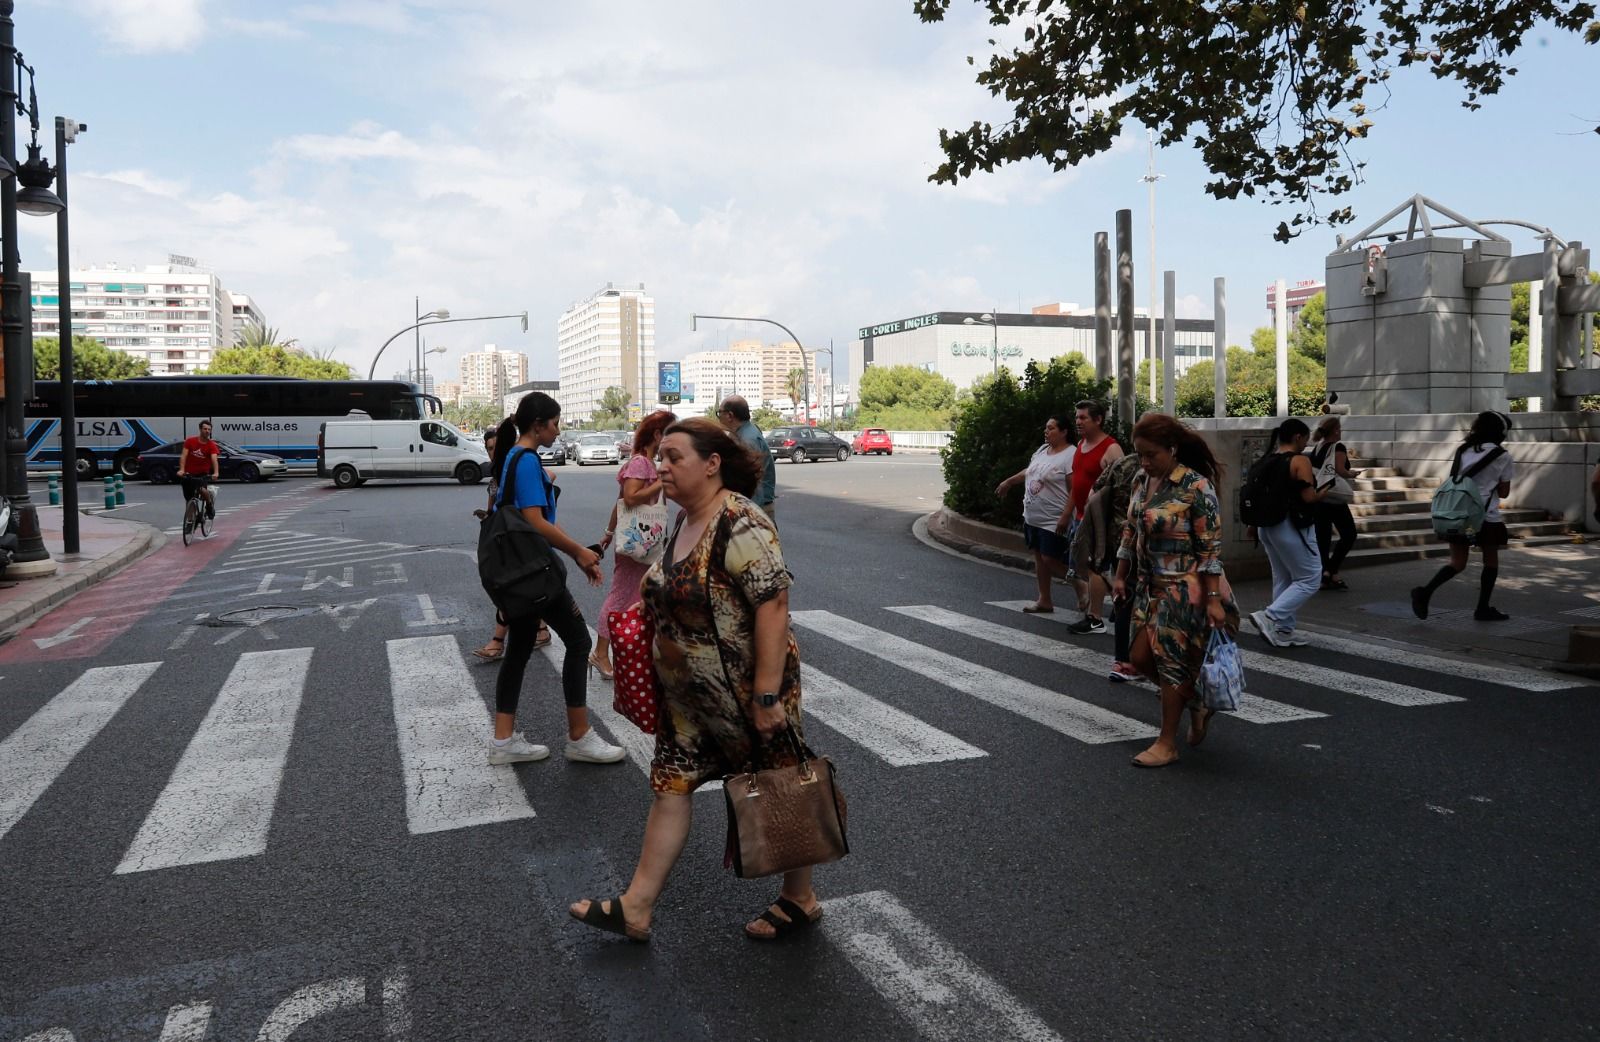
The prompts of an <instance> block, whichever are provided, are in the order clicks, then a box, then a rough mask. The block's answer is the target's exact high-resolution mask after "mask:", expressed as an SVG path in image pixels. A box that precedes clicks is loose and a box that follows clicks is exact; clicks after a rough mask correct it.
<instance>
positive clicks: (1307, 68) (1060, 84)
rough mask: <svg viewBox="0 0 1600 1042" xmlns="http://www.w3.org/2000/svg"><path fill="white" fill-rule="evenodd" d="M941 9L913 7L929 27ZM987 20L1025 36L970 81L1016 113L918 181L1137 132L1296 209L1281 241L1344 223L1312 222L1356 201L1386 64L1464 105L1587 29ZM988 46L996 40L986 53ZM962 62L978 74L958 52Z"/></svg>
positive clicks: (1447, 11)
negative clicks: (1521, 60)
mask: <svg viewBox="0 0 1600 1042" xmlns="http://www.w3.org/2000/svg"><path fill="white" fill-rule="evenodd" d="M951 2H952V0H913V3H912V6H913V9H914V10H915V11H916V12H917V14H918V15H919V16H920V17H921V18H922V20H923V21H925V22H938V21H942V20H943V19H944V16H945V14H946V12H947V11H948V10H949V9H950V5H951ZM977 2H978V3H979V5H980V6H981V7H983V8H985V9H986V10H987V11H988V14H989V23H990V24H991V25H994V26H997V27H1000V28H1005V27H1008V26H1012V25H1013V24H1014V23H1015V24H1017V25H1019V26H1021V27H1022V33H1021V36H1022V43H1021V45H1020V46H1017V47H1014V48H1000V49H998V50H997V51H996V52H995V53H994V54H992V55H990V56H989V60H988V62H987V63H986V65H985V67H984V68H983V69H982V70H981V71H980V72H979V73H978V74H977V82H978V84H979V85H980V86H983V87H987V88H988V90H989V92H990V93H991V94H992V95H994V96H995V97H997V98H1003V99H1004V100H1005V101H1006V103H1007V104H1008V105H1010V106H1011V109H1012V118H1011V119H1010V120H1009V121H1007V122H1005V123H1003V124H1001V125H1000V126H999V127H995V126H992V125H990V124H988V123H984V122H974V123H973V124H972V126H970V127H968V128H967V129H965V130H957V131H950V130H941V131H940V132H939V145H940V147H941V148H942V149H943V150H944V154H945V161H944V163H943V164H942V165H941V166H940V167H939V168H938V169H937V170H936V171H934V173H933V174H932V175H931V176H930V178H929V180H931V181H934V182H936V183H948V184H954V183H956V182H957V181H959V180H961V179H962V178H966V177H970V176H971V175H972V173H973V171H975V170H983V171H985V172H988V171H992V170H993V169H994V168H995V167H997V166H1001V165H1003V164H1005V163H1012V162H1017V161H1019V160H1025V159H1032V158H1040V159H1043V160H1045V161H1046V162H1048V163H1049V164H1050V165H1051V167H1052V168H1053V169H1055V170H1064V169H1066V168H1068V167H1072V166H1076V165H1077V164H1078V163H1080V162H1082V161H1083V160H1085V159H1089V158H1092V157H1094V156H1097V155H1100V154H1102V153H1104V152H1107V151H1109V150H1110V149H1111V148H1112V146H1113V145H1114V144H1115V143H1116V142H1117V141H1118V140H1119V139H1120V138H1121V136H1122V134H1123V131H1124V129H1125V124H1126V123H1128V122H1132V123H1135V124H1138V125H1142V126H1144V127H1147V128H1149V129H1150V130H1152V131H1154V133H1155V136H1156V138H1157V139H1158V140H1159V142H1160V143H1161V144H1162V145H1163V146H1167V145H1174V144H1177V143H1179V142H1181V141H1186V140H1190V139H1191V138H1192V139H1193V142H1194V144H1195V146H1196V147H1197V148H1198V149H1199V151H1200V155H1201V158H1202V160H1203V161H1204V162H1205V164H1206V167H1207V168H1208V169H1209V170H1210V171H1211V173H1212V175H1213V176H1212V179H1211V180H1210V181H1209V182H1207V184H1206V186H1205V188H1206V191H1207V192H1209V193H1210V194H1211V195H1213V196H1215V197H1216V198H1219V199H1235V198H1237V197H1238V196H1239V195H1241V194H1243V195H1246V196H1255V195H1257V194H1260V195H1263V196H1265V197H1266V198H1268V199H1271V200H1273V201H1279V200H1284V201H1288V202H1291V203H1293V204H1295V206H1296V208H1297V209H1298V210H1299V211H1300V212H1299V213H1297V214H1296V215H1295V216H1294V217H1293V219H1292V220H1290V221H1287V222H1281V223H1280V224H1279V225H1278V228H1277V232H1276V235H1275V237H1276V238H1277V239H1278V240H1279V241H1283V242H1286V241H1288V240H1289V239H1291V238H1293V237H1294V236H1295V235H1298V234H1299V232H1300V230H1303V227H1304V226H1308V225H1312V224H1317V223H1323V222H1326V223H1330V224H1337V223H1343V222H1347V221H1349V220H1350V217H1351V212H1350V208H1349V207H1343V208H1341V209H1336V210H1333V211H1332V212H1330V213H1328V214H1327V215H1325V216H1319V215H1318V214H1317V198H1318V197H1319V196H1322V195H1327V196H1332V197H1338V196H1340V195H1342V194H1344V193H1345V192H1348V191H1349V190H1350V189H1351V188H1353V187H1354V186H1355V185H1356V184H1357V182H1358V181H1359V180H1360V178H1361V169H1362V166H1363V165H1364V164H1363V163H1361V162H1360V161H1358V160H1356V159H1354V158H1353V157H1352V156H1351V154H1350V147H1351V146H1352V145H1353V144H1354V143H1355V142H1357V141H1359V140H1360V139H1362V138H1364V137H1366V136H1367V132H1368V131H1369V130H1370V129H1371V127H1372V126H1373V121H1372V120H1371V119H1370V118H1368V105H1367V99H1368V97H1369V96H1371V97H1373V98H1374V99H1375V104H1376V106H1377V107H1378V108H1382V107H1383V106H1384V105H1385V104H1386V103H1387V101H1388V99H1389V97H1390V95H1391V94H1392V93H1393V91H1394V85H1393V83H1392V82H1391V76H1392V74H1393V72H1394V70H1395V68H1396V67H1402V68H1403V67H1406V66H1410V65H1420V66H1422V67H1423V68H1425V69H1427V70H1428V71H1429V72H1431V73H1432V74H1433V76H1434V78H1435V79H1440V80H1453V81H1455V82H1456V83H1457V84H1458V85H1460V87H1461V88H1463V90H1464V94H1465V96H1464V97H1463V99H1462V104H1463V105H1464V106H1465V107H1466V108H1468V109H1476V108H1478V107H1479V105H1480V100H1479V99H1480V98H1482V97H1483V96H1484V95H1489V94H1494V93H1496V92H1497V91H1499V89H1500V87H1501V86H1502V85H1503V84H1504V83H1505V81H1506V79H1507V78H1508V77H1509V76H1511V75H1513V74H1514V73H1515V72H1516V70H1515V69H1514V68H1512V67H1511V66H1509V65H1508V64H1507V62H1508V61H1509V59H1510V58H1511V56H1512V55H1513V54H1514V53H1515V52H1516V51H1517V50H1518V48H1519V47H1520V46H1521V44H1522V42H1523V38H1524V37H1525V35H1526V34H1527V33H1528V32H1530V31H1537V32H1538V33H1540V34H1546V33H1548V32H1550V31H1552V30H1555V31H1561V32H1573V33H1575V32H1579V31H1584V39H1585V40H1586V42H1588V43H1590V44H1593V43H1596V42H1597V41H1600V22H1593V23H1592V24H1588V26H1587V29H1586V30H1585V24H1586V23H1590V20H1591V19H1593V18H1594V15H1595V8H1594V5H1593V4H1592V3H1589V2H1588V0H1503V2H1500V3H1492V4H1469V3H1443V4H1407V3H1404V2H1403V0H1340V2H1338V3H1324V4H1295V3H1286V4H1262V3H1244V2H1239V0H1217V2H1213V3H1184V4H1145V5H1139V6H1137V7H1128V6H1127V5H1123V4H1105V3H1091V2H1088V0H977ZM989 45H990V46H991V47H996V41H995V40H993V39H991V40H990V41H989ZM967 61H968V63H969V64H973V65H976V64H977V63H976V62H975V61H974V60H973V59H972V58H971V57H969V58H968V59H967Z"/></svg>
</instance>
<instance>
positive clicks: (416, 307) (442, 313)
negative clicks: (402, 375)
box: [411, 297, 450, 390]
mask: <svg viewBox="0 0 1600 1042" xmlns="http://www.w3.org/2000/svg"><path fill="white" fill-rule="evenodd" d="M411 311H412V320H413V321H415V322H416V323H417V324H416V326H415V327H413V328H415V329H416V331H417V342H416V364H415V365H413V366H412V367H411V372H412V374H413V375H416V374H417V373H420V372H421V371H422V323H423V321H424V320H425V319H430V318H449V317H450V309H449V308H439V309H438V310H436V311H430V312H428V313H427V314H426V315H424V314H423V313H422V298H421V297H412V298H411ZM423 390H427V388H426V387H424V388H423Z"/></svg>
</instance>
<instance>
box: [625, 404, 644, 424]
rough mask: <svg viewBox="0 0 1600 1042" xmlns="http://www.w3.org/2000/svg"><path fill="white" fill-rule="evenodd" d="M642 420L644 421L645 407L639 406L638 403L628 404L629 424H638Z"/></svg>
mask: <svg viewBox="0 0 1600 1042" xmlns="http://www.w3.org/2000/svg"><path fill="white" fill-rule="evenodd" d="M642 419H644V406H643V405H641V404H639V403H638V402H629V403H628V422H629V423H638V422H639V421H640V420H642Z"/></svg>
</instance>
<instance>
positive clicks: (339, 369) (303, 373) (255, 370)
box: [201, 344, 351, 380]
mask: <svg viewBox="0 0 1600 1042" xmlns="http://www.w3.org/2000/svg"><path fill="white" fill-rule="evenodd" d="M201 372H202V373H208V374H211V375H234V376H298V377H300V378H301V379H304V380H349V379H351V373H350V367H349V366H347V365H345V364H344V363H343V362H330V361H325V360H323V359H320V358H312V357H310V356H308V355H303V354H300V353H298V352H295V351H290V350H289V349H288V348H286V347H284V346H283V345H281V344H267V345H262V346H255V347H228V348H223V349H222V350H220V351H215V352H213V353H212V355H211V364H210V365H208V366H206V368H204V369H202V370H201Z"/></svg>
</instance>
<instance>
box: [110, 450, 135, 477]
mask: <svg viewBox="0 0 1600 1042" xmlns="http://www.w3.org/2000/svg"><path fill="white" fill-rule="evenodd" d="M114 466H115V467H116V468H117V472H118V473H119V474H121V475H122V476H123V477H125V478H129V479H132V478H136V477H138V476H139V454H138V453H136V452H124V453H123V454H122V455H120V456H118V457H117V461H116V463H115V464H114Z"/></svg>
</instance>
